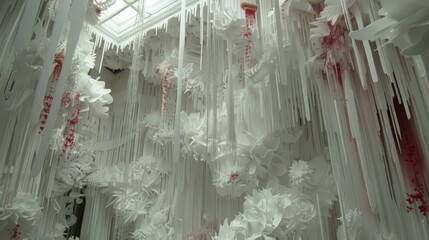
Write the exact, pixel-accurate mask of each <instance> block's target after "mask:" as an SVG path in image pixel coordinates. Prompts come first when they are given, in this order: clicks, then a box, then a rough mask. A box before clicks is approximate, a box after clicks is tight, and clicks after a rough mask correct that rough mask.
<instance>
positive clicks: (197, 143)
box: [180, 112, 208, 160]
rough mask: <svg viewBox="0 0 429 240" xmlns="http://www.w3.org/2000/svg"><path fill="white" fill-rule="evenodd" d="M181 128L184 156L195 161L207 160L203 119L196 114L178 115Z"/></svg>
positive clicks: (182, 113) (183, 113)
mask: <svg viewBox="0 0 429 240" xmlns="http://www.w3.org/2000/svg"><path fill="white" fill-rule="evenodd" d="M180 121H181V126H182V136H183V147H182V152H183V153H184V154H190V155H192V156H193V158H194V159H195V160H207V158H208V156H207V154H206V152H207V148H208V146H207V137H206V129H205V118H202V117H200V116H199V114H197V113H191V114H189V115H188V114H186V113H185V112H181V113H180Z"/></svg>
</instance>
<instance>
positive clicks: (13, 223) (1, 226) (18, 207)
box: [0, 192, 42, 239]
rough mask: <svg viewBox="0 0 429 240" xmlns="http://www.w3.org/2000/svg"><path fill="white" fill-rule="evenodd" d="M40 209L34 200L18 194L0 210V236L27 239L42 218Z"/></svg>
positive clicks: (20, 193)
mask: <svg viewBox="0 0 429 240" xmlns="http://www.w3.org/2000/svg"><path fill="white" fill-rule="evenodd" d="M41 209H42V208H41V207H40V206H39V202H38V200H37V199H36V198H34V197H33V196H31V195H29V194H26V193H22V192H19V193H18V194H17V195H16V197H15V199H14V200H13V202H12V203H11V204H10V205H6V206H5V207H2V208H0V235H1V236H10V237H11V239H12V238H13V237H15V238H16V237H20V238H24V237H29V236H30V235H31V234H32V232H33V227H34V226H36V225H37V221H38V220H39V219H41V217H42V211H41Z"/></svg>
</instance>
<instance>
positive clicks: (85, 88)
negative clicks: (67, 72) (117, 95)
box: [78, 73, 113, 117]
mask: <svg viewBox="0 0 429 240" xmlns="http://www.w3.org/2000/svg"><path fill="white" fill-rule="evenodd" d="M78 79H79V80H78V81H79V82H78V92H80V98H79V100H80V101H81V102H82V104H83V106H81V112H82V111H87V110H90V111H91V114H95V116H99V117H108V116H109V115H108V114H107V111H108V110H109V107H106V106H105V104H110V103H112V102H113V98H112V96H111V95H110V92H111V90H110V89H105V88H104V86H105V85H106V83H105V82H103V81H99V78H97V79H93V78H91V77H90V76H88V75H87V74H86V73H81V74H79V76H78Z"/></svg>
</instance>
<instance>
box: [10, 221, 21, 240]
mask: <svg viewBox="0 0 429 240" xmlns="http://www.w3.org/2000/svg"><path fill="white" fill-rule="evenodd" d="M9 233H10V239H11V240H19V239H20V237H21V232H20V231H19V224H16V225H15V227H14V228H13V229H12V230H10V231H9Z"/></svg>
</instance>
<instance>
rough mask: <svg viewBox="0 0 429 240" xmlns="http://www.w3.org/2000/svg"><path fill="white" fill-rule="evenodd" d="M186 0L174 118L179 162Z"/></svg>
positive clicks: (183, 7) (175, 145)
mask: <svg viewBox="0 0 429 240" xmlns="http://www.w3.org/2000/svg"><path fill="white" fill-rule="evenodd" d="M185 27H186V0H182V10H181V12H180V35H179V65H178V74H177V99H176V116H175V118H174V148H173V153H174V154H173V160H174V162H177V161H178V160H179V157H180V111H181V109H182V81H183V79H182V78H183V60H184V59H183V58H184V55H185V30H186V28H185Z"/></svg>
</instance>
